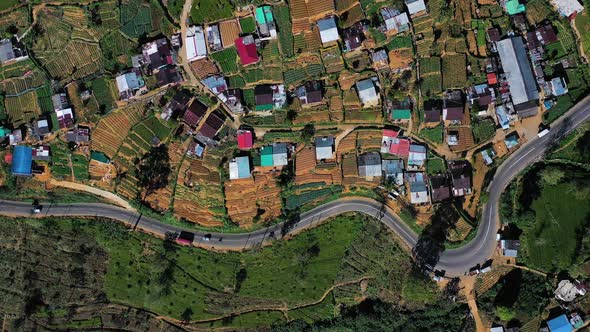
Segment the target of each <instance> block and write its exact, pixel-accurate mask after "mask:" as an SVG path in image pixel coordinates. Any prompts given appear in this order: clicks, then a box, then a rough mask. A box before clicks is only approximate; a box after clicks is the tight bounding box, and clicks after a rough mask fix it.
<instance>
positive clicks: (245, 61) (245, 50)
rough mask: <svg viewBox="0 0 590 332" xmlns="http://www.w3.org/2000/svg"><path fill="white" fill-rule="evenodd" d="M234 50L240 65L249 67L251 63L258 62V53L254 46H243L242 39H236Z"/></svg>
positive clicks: (252, 44) (251, 44)
mask: <svg viewBox="0 0 590 332" xmlns="http://www.w3.org/2000/svg"><path fill="white" fill-rule="evenodd" d="M236 48H237V50H238V55H239V56H240V61H241V62H242V65H244V66H245V65H249V64H251V63H255V62H258V52H257V51H256V44H254V43H250V44H247V45H246V44H244V38H243V37H240V38H238V39H236Z"/></svg>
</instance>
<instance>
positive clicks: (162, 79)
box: [156, 66, 182, 88]
mask: <svg viewBox="0 0 590 332" xmlns="http://www.w3.org/2000/svg"><path fill="white" fill-rule="evenodd" d="M180 81H182V76H181V75H180V72H179V71H178V68H176V67H173V66H166V67H164V68H161V69H160V70H159V71H158V72H157V73H156V86H157V87H159V88H160V87H163V86H165V85H168V84H174V83H178V82H180Z"/></svg>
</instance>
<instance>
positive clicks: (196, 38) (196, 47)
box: [184, 27, 207, 62]
mask: <svg viewBox="0 0 590 332" xmlns="http://www.w3.org/2000/svg"><path fill="white" fill-rule="evenodd" d="M184 44H185V45H186V59H187V60H188V61H189V62H190V61H193V60H197V59H199V58H202V57H204V56H206V55H207V44H206V43H205V33H203V29H202V28H201V27H190V28H189V30H188V32H187V35H186V39H185V41H184Z"/></svg>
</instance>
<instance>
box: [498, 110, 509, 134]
mask: <svg viewBox="0 0 590 332" xmlns="http://www.w3.org/2000/svg"><path fill="white" fill-rule="evenodd" d="M496 118H498V123H499V124H500V126H501V127H502V129H504V130H506V129H510V118H509V117H508V113H506V108H505V107H504V106H503V105H500V106H497V107H496Z"/></svg>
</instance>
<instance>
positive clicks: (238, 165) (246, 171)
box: [229, 156, 250, 180]
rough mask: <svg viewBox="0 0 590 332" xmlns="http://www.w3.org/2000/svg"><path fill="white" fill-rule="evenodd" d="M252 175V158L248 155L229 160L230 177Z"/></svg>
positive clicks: (245, 177) (235, 178)
mask: <svg viewBox="0 0 590 332" xmlns="http://www.w3.org/2000/svg"><path fill="white" fill-rule="evenodd" d="M249 177H250V159H249V158H248V157H247V156H243V157H236V158H234V159H232V161H230V162H229V179H230V180H238V179H247V178H249Z"/></svg>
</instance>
